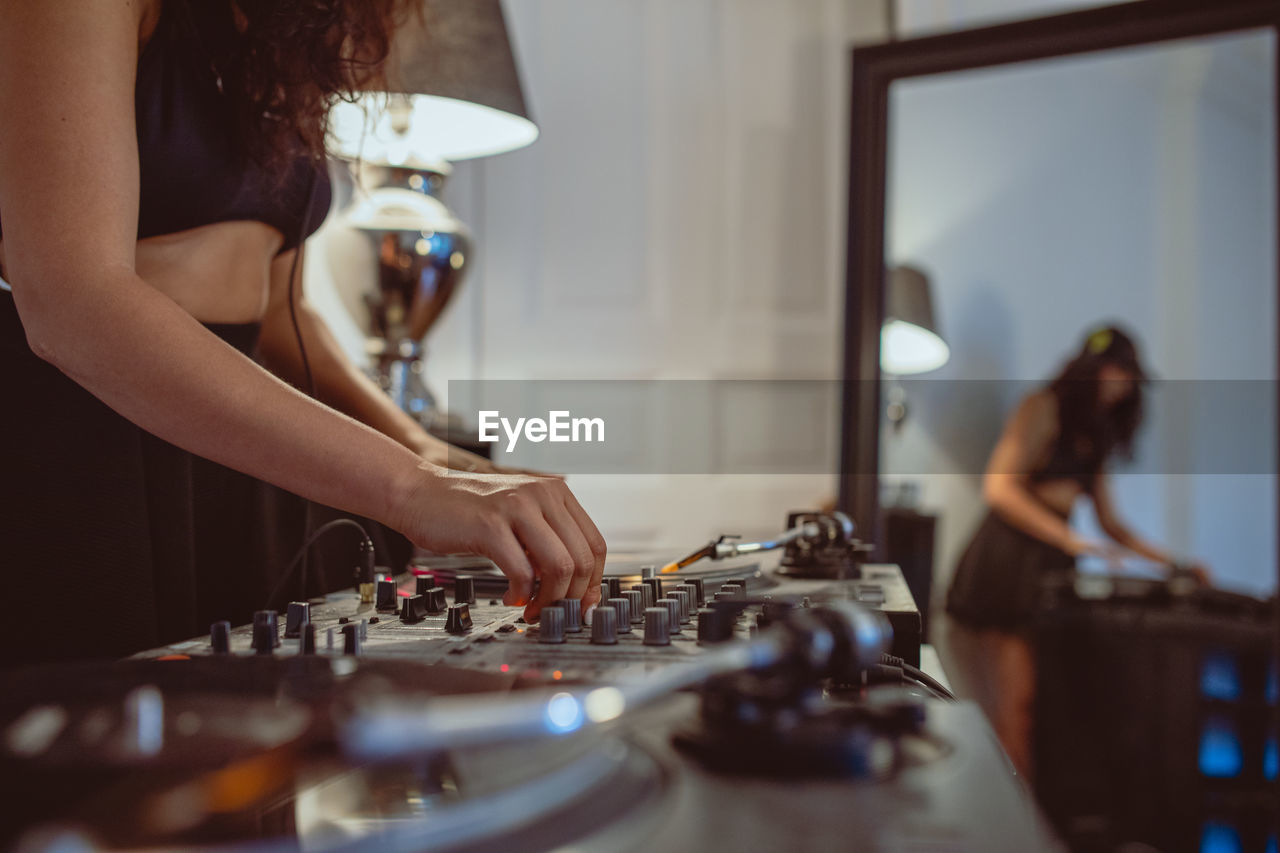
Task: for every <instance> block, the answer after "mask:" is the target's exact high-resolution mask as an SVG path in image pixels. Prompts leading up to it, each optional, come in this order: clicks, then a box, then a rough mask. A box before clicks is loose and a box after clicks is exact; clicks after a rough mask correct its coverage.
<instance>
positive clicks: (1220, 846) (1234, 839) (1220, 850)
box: [1200, 823, 1244, 853]
mask: <svg viewBox="0 0 1280 853" xmlns="http://www.w3.org/2000/svg"><path fill="white" fill-rule="evenodd" d="M1200 853H1244V848H1243V847H1242V846H1241V845H1240V833H1238V832H1236V830H1235V827H1233V826H1228V825H1227V824H1225V823H1206V824H1205V825H1204V830H1203V831H1202V832H1201V833H1200Z"/></svg>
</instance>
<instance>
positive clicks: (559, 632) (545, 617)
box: [538, 605, 564, 643]
mask: <svg viewBox="0 0 1280 853" xmlns="http://www.w3.org/2000/svg"><path fill="white" fill-rule="evenodd" d="M538 642H539V643H563V642H564V608H563V607H556V606H555V605H552V606H551V607H544V608H542V615H541V617H540V618H539V619H538Z"/></svg>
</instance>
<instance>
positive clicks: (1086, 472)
mask: <svg viewBox="0 0 1280 853" xmlns="http://www.w3.org/2000/svg"><path fill="white" fill-rule="evenodd" d="M1106 364H1112V365H1116V366H1118V367H1122V368H1124V369H1125V370H1127V371H1129V372H1130V373H1131V374H1133V375H1134V377H1135V378H1136V379H1137V380H1138V381H1137V382H1135V384H1134V386H1133V389H1132V391H1131V392H1130V393H1129V394H1128V395H1127V396H1126V397H1124V399H1122V400H1120V401H1118V402H1116V403H1115V404H1114V405H1111V406H1105V407H1104V406H1102V405H1101V404H1100V401H1099V394H1098V391H1099V386H1098V382H1099V380H1098V373H1099V371H1100V370H1101V369H1102V367H1103V365H1106ZM1145 381H1146V375H1145V373H1144V371H1143V369H1142V367H1141V365H1140V362H1139V359H1138V349H1137V346H1136V345H1135V344H1134V342H1133V338H1132V337H1130V336H1129V335H1128V334H1127V333H1126V332H1124V331H1123V330H1122V329H1120V328H1118V327H1116V326H1103V327H1100V328H1097V329H1094V330H1093V331H1092V332H1091V333H1090V334H1089V335H1088V336H1087V337H1086V338H1085V342H1084V346H1083V348H1082V349H1081V351H1080V353H1079V354H1078V355H1076V356H1075V357H1074V358H1073V359H1071V361H1069V362H1068V363H1067V364H1066V366H1064V367H1063V368H1062V370H1061V372H1060V373H1059V374H1058V375H1057V376H1056V377H1055V378H1054V379H1053V381H1052V382H1050V383H1049V390H1050V392H1051V393H1052V394H1053V396H1054V397H1055V398H1056V400H1057V403H1058V437H1057V440H1056V441H1055V442H1054V447H1053V449H1052V452H1051V459H1052V460H1053V462H1052V463H1051V464H1052V465H1056V466H1060V467H1062V468H1063V469H1064V470H1063V471H1058V472H1056V473H1068V472H1071V473H1075V474H1076V475H1078V476H1086V477H1087V478H1089V479H1092V477H1094V476H1096V475H1097V474H1099V473H1100V472H1101V471H1102V469H1103V466H1104V465H1106V463H1107V461H1108V460H1110V459H1112V458H1120V459H1132V458H1133V443H1134V439H1135V438H1136V436H1137V433H1138V428H1139V427H1140V426H1141V425H1142V418H1143V384H1144V383H1145Z"/></svg>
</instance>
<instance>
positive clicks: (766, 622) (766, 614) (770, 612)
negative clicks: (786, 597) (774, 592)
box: [756, 601, 795, 628]
mask: <svg viewBox="0 0 1280 853" xmlns="http://www.w3.org/2000/svg"><path fill="white" fill-rule="evenodd" d="M793 609H795V605H794V604H792V603H791V602H789V601H766V602H765V603H764V604H762V605H761V606H760V613H759V614H758V615H757V616H756V627H758V628H768V627H769V626H770V625H772V624H773V623H774V622H776V621H778V620H779V619H781V618H783V617H784V616H786V614H787V613H788V612H789V611H791V610H793Z"/></svg>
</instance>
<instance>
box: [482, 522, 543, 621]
mask: <svg viewBox="0 0 1280 853" xmlns="http://www.w3.org/2000/svg"><path fill="white" fill-rule="evenodd" d="M488 548H489V553H488V554H486V555H485V556H487V557H488V558H489V559H491V560H493V561H494V562H495V563H497V565H498V569H499V570H500V571H501V572H502V573H503V574H504V575H506V576H507V581H508V584H507V591H506V593H504V594H503V596H502V603H503V604H505V605H507V606H508V607H518V606H520V605H525V604H528V603H529V602H530V601H531V600H532V599H533V566H532V564H530V562H529V558H528V556H526V555H525V552H524V548H522V547H520V541H519V540H518V539H516V535H515V533H513V532H512V531H511V528H510V527H507V526H505V525H501V526H499V528H498V529H497V530H496V531H495V532H494V533H493V534H492V536H491V537H490V541H489V542H488Z"/></svg>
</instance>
